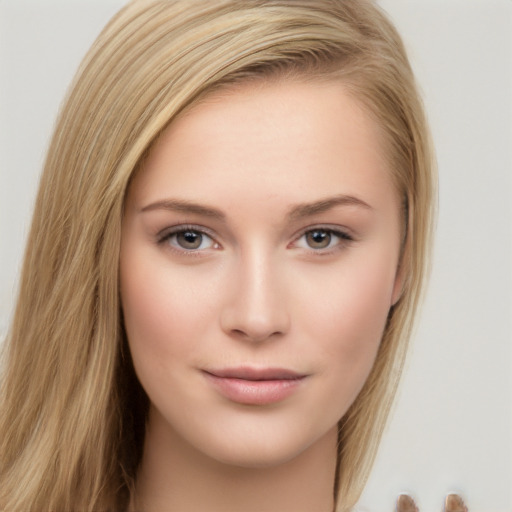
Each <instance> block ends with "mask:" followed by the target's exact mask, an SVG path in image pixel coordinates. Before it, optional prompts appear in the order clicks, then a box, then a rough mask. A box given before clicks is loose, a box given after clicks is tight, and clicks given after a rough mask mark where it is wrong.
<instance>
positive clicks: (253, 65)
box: [0, 0, 435, 512]
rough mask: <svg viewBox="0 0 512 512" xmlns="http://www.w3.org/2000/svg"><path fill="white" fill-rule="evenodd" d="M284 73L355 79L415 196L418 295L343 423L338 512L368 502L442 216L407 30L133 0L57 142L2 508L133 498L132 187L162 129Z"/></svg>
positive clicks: (32, 262)
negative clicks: (127, 225)
mask: <svg viewBox="0 0 512 512" xmlns="http://www.w3.org/2000/svg"><path fill="white" fill-rule="evenodd" d="M282 75H285V76H288V75H291V76H297V77H304V78H305V79H309V78H312V79H329V80H330V79H335V80H341V81H342V82H343V83H344V84H345V85H346V86H347V89H348V90H349V91H350V92H351V93H352V94H353V95H354V96H356V97H357V98H359V99H360V100H361V101H362V103H363V104H364V105H365V106H366V108H367V109H368V111H369V112H371V114H372V115H373V116H374V117H375V118H376V119H377V121H378V123H379V124H380V126H381V127H382V131H383V133H384V136H385V140H386V144H387V155H388V158H389V159H390V161H391V163H392V165H391V166H390V167H391V168H392V169H393V170H394V176H393V179H394V180H395V182H396V185H397V187H398V190H399V191H400V193H401V195H402V200H403V205H404V244H403V254H402V259H401V265H403V267H404V271H405V273H406V276H407V278H406V281H405V285H404V288H403V292H402V295H401V298H400V300H399V301H398V303H397V304H396V305H395V306H394V307H393V308H392V310H391V312H390V315H389V318H388V323H387V327H386V330H385V333H384V338H383V340H382V343H381V347H380V350H379V354H378V357H377V361H376V363H375V366H374V368H373V370H372V373H371V375H370V378H369V379H368V381H367V383H366V384H365V386H364V388H363V390H362V392H361V393H360V395H359V396H358V398H357V399H356V401H355V403H354V404H353V405H352V407H351V408H350V410H349V412H348V413H347V414H346V416H345V417H344V418H343V419H342V420H341V421H340V424H339V446H338V450H339V453H338V471H337V482H336V485H335V489H334V492H335V495H336V496H337V498H338V500H337V502H338V509H337V510H339V511H340V512H341V511H348V510H349V509H350V508H351V507H352V506H353V505H354V504H355V502H356V501H357V499H358V498H359V495H360V493H361V491H362V489H363V486H364V483H365V481H366V479H367V476H368V474H369V471H370V468H371V466H372V463H373V460H374V457H375V453H376V449H377V446H378V443H379V440H380V437H381V434H382V431H383V427H384V424H385V422H386V418H387V416H388V411H389V409H390V406H391V403H392V400H393V397H394V394H395V390H396V386H397V384H398V380H399V377H400V372H401V368H402V365H403V361H404V357H405V354H406V348H407V344H408V340H409V337H410V334H411V329H412V326H413V320H414V318H415V314H416V310H417V307H418V303H419V301H420V298H421V295H422V290H423V288H424V282H425V278H426V275H427V273H428V261H429V251H430V240H431V230H432V223H433V203H434V196H435V178H434V176H435V173H434V163H433V156H432V149H431V144H430V138H429V132H428V128H427V124H426V120H425V116H424V112H423V107H422V104H421V101H420V99H419V95H418V92H417V88H416V85H415V80H414V77H413V74H412V71H411V68H410V65H409V63H408V60H407V56H406V53H405V50H404V47H403V44H402V42H401V40H400V37H399V35H398V34H397V32H396V30H395V28H394V27H393V25H392V24H391V22H390V21H389V20H388V19H387V17H386V16H385V14H384V13H383V12H382V11H381V10H380V9H379V8H378V7H377V6H376V4H375V3H374V2H373V1H371V0H317V1H315V2H311V1H309V0H210V1H208V2H204V1H199V0H176V1H173V0H134V1H132V2H130V3H129V4H128V5H127V6H126V7H125V8H124V9H122V10H121V11H120V12H119V13H118V14H117V15H116V16H115V17H114V18H113V19H112V20H111V21H110V23H109V24H108V25H107V26H106V28H105V29H104V30H103V32H102V33H101V34H100V36H99V37H98V39H97V40H96V42H95V43H94V45H93V47H92V48H91V50H90V51H89V53H88V54H87V55H86V57H85V59H84V61H83V63H82V65H81V67H80V69H79V72H78V74H77V77H76V78H75V80H74V82H73V83H72V86H71V88H70V91H69V93H68V96H67V98H66V100H65V103H64V106H63V109H62V111H61V113H60V116H59V119H58V122H57V125H56V128H55V133H54V135H53V138H52V142H51V145H50V148H49V151H48V155H47V159H46V163H45V167H44V172H43V175H42V179H41V183H40V188H39V193H38V196H37V201H36V206H35V211H34V216H33V221H32V226H31V230H30V234H29V239H28V244H27V248H26V253H25V260H24V265H23V269H22V276H21V282H20V289H19V296H18V302H17V307H16V309H15V314H14V320H13V323H12V326H11V328H10V331H9V333H8V336H7V340H6V346H5V350H4V352H5V354H4V360H3V361H2V363H3V368H4V370H3V374H2V382H1V394H0V510H2V511H6V512H7V511H8V512H30V511H33V512H36V511H37V512H41V511H52V512H69V511H83V512H100V511H104V512H107V511H112V512H114V511H116V512H119V511H121V510H126V508H127V506H128V503H129V500H130V492H131V489H132V487H133V482H134V479H135V477H136V472H137V467H138V464H139V462H140V457H141V453H142V444H143V440H144V425H145V419H146V414H147V407H148V400H147V397H146V395H145V393H144V391H143V390H142V388H141V387H140V385H139V383H138V381H137V379H136V377H135V373H134V370H133V365H132V362H131V359H130V354H129V351H128V349H127V345H126V339H125V335H124V330H123V319H122V314H121V308H120V302H119V283H118V266H119V263H118V260H119V245H120V228H121V220H122V217H123V204H124V197H125V192H126V189H127V186H128V184H129V182H130V179H131V177H132V176H133V174H134V173H135V172H136V171H137V169H138V167H139V165H140V162H141V161H142V160H143V159H144V156H145V155H146V154H147V152H148V150H149V148H150V147H151V145H152V143H153V142H154V140H155V139H156V138H157V137H158V135H159V134H160V133H161V132H162V131H163V129H164V128H165V127H166V126H167V125H168V124H169V123H171V122H172V120H173V119H174V118H175V117H176V116H177V115H178V114H179V113H180V112H182V111H183V110H184V109H186V108H188V107H190V106H191V105H193V104H195V103H197V102H198V101H199V100H200V98H201V97H202V96H204V95H205V94H208V92H209V91H212V90H214V89H217V88H220V87H223V86H226V85H230V84H236V83H237V82H241V81H246V80H258V79H271V78H272V77H276V76H282Z"/></svg>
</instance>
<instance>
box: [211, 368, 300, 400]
mask: <svg viewBox="0 0 512 512" xmlns="http://www.w3.org/2000/svg"><path fill="white" fill-rule="evenodd" d="M203 374H204V376H205V378H206V379H207V381H208V382H209V383H210V384H211V385H212V386H213V388H214V389H215V390H216V391H217V392H218V393H220V394H221V395H222V396H223V397H224V398H226V399H228V400H229V401H231V402H235V403H239V404H245V405H267V404H273V403H276V402H281V401H283V400H285V399H286V398H288V397H289V396H291V395H292V394H294V393H295V392H296V391H297V390H298V389H299V388H300V387H301V386H302V385H303V383H304V381H305V380H306V378H307V377H308V375H307V374H301V373H297V372H295V371H292V370H288V369H284V368H251V367H239V368H223V369H212V370H203Z"/></svg>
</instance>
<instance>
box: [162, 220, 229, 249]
mask: <svg viewBox="0 0 512 512" xmlns="http://www.w3.org/2000/svg"><path fill="white" fill-rule="evenodd" d="M184 231H195V232H197V233H199V234H201V235H203V236H207V237H208V238H210V239H211V240H212V242H213V246H214V247H213V248H214V249H219V248H221V245H220V243H219V242H218V241H217V239H216V235H215V234H214V233H213V232H212V231H211V230H210V229H208V228H206V227H205V226H200V225H198V224H176V225H174V226H167V227H165V228H164V229H162V230H160V231H159V232H158V233H157V234H156V240H157V243H158V244H159V245H163V244H164V243H165V242H166V241H167V240H169V238H171V237H172V236H174V235H177V234H178V233H183V232H184ZM167 246H168V248H169V249H170V250H173V251H175V252H177V253H179V254H185V255H190V256H192V255H199V253H202V252H205V251H206V250H208V249H211V248H210V247H209V248H208V249H195V250H194V249H190V250H187V249H185V248H179V247H176V246H174V245H171V244H168V245H167Z"/></svg>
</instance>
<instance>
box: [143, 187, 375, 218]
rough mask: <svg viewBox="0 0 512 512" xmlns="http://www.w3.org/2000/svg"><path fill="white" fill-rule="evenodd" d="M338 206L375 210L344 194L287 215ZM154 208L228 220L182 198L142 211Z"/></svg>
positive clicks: (305, 214) (299, 207) (304, 214)
mask: <svg viewBox="0 0 512 512" xmlns="http://www.w3.org/2000/svg"><path fill="white" fill-rule="evenodd" d="M337 206H357V207H360V208H364V209H365V210H373V208H372V207H371V206H370V205H369V204H368V203H366V202H365V201H363V200H362V199H359V198H357V197H355V196H350V195H343V194H342V195H336V196H333V197H327V198H324V199H320V200H319V201H314V202H312V203H301V204H297V205H295V206H293V207H292V208H291V209H290V211H289V212H288V214H287V217H288V218H289V219H290V220H293V221H296V220H300V219H303V218H305V217H311V216H313V215H319V214H321V213H324V212H327V211H329V210H331V209H333V208H335V207H337ZM154 210H169V211H174V212H182V213H189V214H196V215H201V216H204V217H210V218H214V219H217V220H222V221H225V220H226V215H225V214H224V213H223V212H222V211H221V210H219V209H217V208H213V207H211V206H206V205H202V204H199V203H194V202H192V201H184V200H180V199H164V200H162V201H156V202H155V203H151V204H149V205H147V206H144V207H143V208H142V209H141V210H140V211H141V212H149V211H154Z"/></svg>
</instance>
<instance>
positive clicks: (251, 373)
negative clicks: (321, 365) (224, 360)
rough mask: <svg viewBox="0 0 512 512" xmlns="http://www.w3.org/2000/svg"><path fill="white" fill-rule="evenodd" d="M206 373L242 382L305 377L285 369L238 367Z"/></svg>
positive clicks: (210, 370)
mask: <svg viewBox="0 0 512 512" xmlns="http://www.w3.org/2000/svg"><path fill="white" fill-rule="evenodd" d="M204 371H205V372H206V373H209V374H210V375H213V376H215V377H220V378H224V379H242V380H256V381H257V380H292V379H300V378H302V377H306V374H304V373H298V372H296V371H293V370H288V369H286V368H253V367H250V366H240V367H237V368H220V369H209V370H204Z"/></svg>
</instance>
